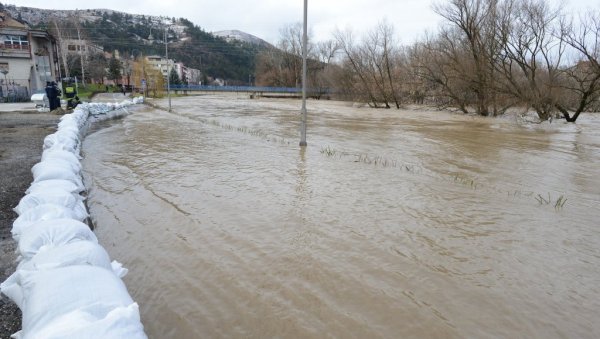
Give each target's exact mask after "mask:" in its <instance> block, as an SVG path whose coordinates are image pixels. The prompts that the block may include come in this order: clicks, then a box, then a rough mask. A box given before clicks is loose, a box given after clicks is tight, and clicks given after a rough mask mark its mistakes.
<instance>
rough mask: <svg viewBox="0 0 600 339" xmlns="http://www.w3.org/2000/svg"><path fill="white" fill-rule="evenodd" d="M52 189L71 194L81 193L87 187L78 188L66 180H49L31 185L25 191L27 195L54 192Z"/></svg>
mask: <svg viewBox="0 0 600 339" xmlns="http://www.w3.org/2000/svg"><path fill="white" fill-rule="evenodd" d="M52 189H61V190H64V191H67V192H70V193H81V192H83V191H85V187H83V186H77V185H76V184H74V183H73V182H72V181H70V180H64V179H49V180H40V181H37V182H33V183H31V185H30V186H29V188H28V189H27V190H26V191H25V193H27V194H30V193H34V192H39V191H42V192H43V191H45V190H52Z"/></svg>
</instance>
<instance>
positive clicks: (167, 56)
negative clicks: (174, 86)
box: [165, 25, 171, 112]
mask: <svg viewBox="0 0 600 339" xmlns="http://www.w3.org/2000/svg"><path fill="white" fill-rule="evenodd" d="M168 27H169V26H168V25H167V26H166V27H165V57H166V59H167V96H168V97H169V112H171V72H170V69H169V48H168V43H167V29H168Z"/></svg>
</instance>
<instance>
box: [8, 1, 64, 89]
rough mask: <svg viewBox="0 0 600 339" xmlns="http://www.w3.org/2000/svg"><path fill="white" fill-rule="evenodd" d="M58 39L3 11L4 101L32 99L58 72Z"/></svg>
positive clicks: (53, 79) (55, 77)
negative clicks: (33, 94)
mask: <svg viewBox="0 0 600 339" xmlns="http://www.w3.org/2000/svg"><path fill="white" fill-rule="evenodd" d="M56 51H57V49H56V40H55V39H54V38H53V37H52V36H51V35H50V34H48V32H46V31H42V30H34V29H30V28H29V27H28V26H27V25H26V24H24V23H22V22H19V21H17V20H15V19H13V18H11V17H10V15H8V14H7V13H5V12H0V73H1V74H0V101H24V100H28V99H29V98H30V96H31V94H32V93H35V92H37V91H42V90H44V88H45V87H46V82H47V81H55V80H56V79H57V73H58V59H57V57H56V55H57V52H56Z"/></svg>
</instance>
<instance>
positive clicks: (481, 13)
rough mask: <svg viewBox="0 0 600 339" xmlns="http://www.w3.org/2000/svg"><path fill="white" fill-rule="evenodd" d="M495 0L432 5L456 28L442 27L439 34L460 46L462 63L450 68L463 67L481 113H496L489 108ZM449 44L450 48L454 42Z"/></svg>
mask: <svg viewBox="0 0 600 339" xmlns="http://www.w3.org/2000/svg"><path fill="white" fill-rule="evenodd" d="M497 2H498V0H450V1H449V2H448V3H446V4H438V5H435V6H434V11H435V12H436V13H437V14H439V15H440V16H442V17H443V18H444V19H446V21H447V22H448V23H449V24H450V25H451V27H455V28H456V29H457V30H458V31H457V32H456V31H452V30H448V29H446V30H445V31H444V32H442V34H441V35H440V38H441V39H442V40H446V41H445V43H446V44H452V45H456V43H460V45H461V46H460V48H461V49H464V51H465V54H464V55H463V56H462V60H457V62H461V63H462V65H455V67H454V68H457V69H458V68H462V69H464V70H463V73H462V76H463V77H464V79H465V80H466V81H467V82H468V87H469V89H470V91H471V92H472V93H473V94H474V98H475V102H474V104H475V107H476V111H477V113H479V114H481V115H490V114H496V112H495V111H493V110H492V112H490V108H491V107H496V105H495V103H494V102H493V100H494V95H493V94H494V83H493V82H494V75H493V69H494V67H492V66H493V64H494V62H495V60H496V57H497V53H498V48H497V47H496V44H495V40H494V36H495V29H494V22H495V16H496V7H497ZM448 39H455V41H449V40H448ZM456 39H457V40H456ZM452 47H453V49H454V47H455V46H452ZM453 54H456V53H454V52H453ZM467 66H468V67H469V68H470V69H467Z"/></svg>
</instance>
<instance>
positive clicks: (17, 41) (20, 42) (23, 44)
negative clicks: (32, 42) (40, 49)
mask: <svg viewBox="0 0 600 339" xmlns="http://www.w3.org/2000/svg"><path fill="white" fill-rule="evenodd" d="M4 45H5V47H8V48H19V49H20V48H23V49H25V48H28V47H29V41H27V37H26V36H21V35H7V36H5V37H4Z"/></svg>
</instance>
